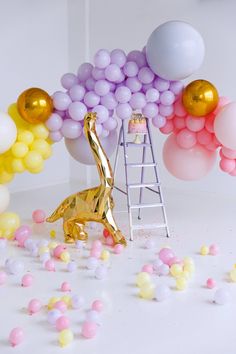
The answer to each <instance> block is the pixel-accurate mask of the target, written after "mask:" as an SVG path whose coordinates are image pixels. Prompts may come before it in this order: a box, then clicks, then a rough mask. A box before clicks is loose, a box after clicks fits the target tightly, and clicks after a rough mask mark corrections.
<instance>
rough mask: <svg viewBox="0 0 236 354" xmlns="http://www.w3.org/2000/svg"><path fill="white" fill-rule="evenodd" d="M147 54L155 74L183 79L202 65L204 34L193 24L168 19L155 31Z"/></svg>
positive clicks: (167, 78) (149, 40) (150, 38)
mask: <svg viewBox="0 0 236 354" xmlns="http://www.w3.org/2000/svg"><path fill="white" fill-rule="evenodd" d="M146 54H147V61H148V64H149V66H150V67H151V69H152V70H153V71H154V73H155V74H157V75H158V76H160V77H162V78H163V79H166V80H182V79H185V78H186V77H188V76H190V75H191V74H193V73H194V72H195V71H196V70H197V69H198V68H199V67H200V66H201V64H202V62H203V59H204V54H205V46H204V42H203V39H202V37H201V35H200V34H199V33H198V32H197V31H196V30H195V28H193V27H192V26H191V25H189V24H188V23H186V22H181V21H169V22H165V23H163V24H162V25H160V26H159V27H157V28H156V29H155V30H154V31H153V32H152V34H151V36H150V37H149V39H148V42H147V46H146Z"/></svg>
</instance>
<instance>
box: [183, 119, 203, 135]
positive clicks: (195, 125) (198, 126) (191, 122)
mask: <svg viewBox="0 0 236 354" xmlns="http://www.w3.org/2000/svg"><path fill="white" fill-rule="evenodd" d="M204 125H205V118H204V117H198V118H196V117H193V116H190V115H189V116H187V118H186V126H187V128H188V129H189V130H191V131H192V132H200V130H202V129H203V128H204Z"/></svg>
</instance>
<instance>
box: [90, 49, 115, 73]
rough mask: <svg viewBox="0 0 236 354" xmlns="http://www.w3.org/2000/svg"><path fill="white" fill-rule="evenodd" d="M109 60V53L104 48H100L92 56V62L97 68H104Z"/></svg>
mask: <svg viewBox="0 0 236 354" xmlns="http://www.w3.org/2000/svg"><path fill="white" fill-rule="evenodd" d="M110 62H111V57H110V53H109V52H108V50H106V49H100V50H98V51H97V53H96V54H95V56H94V64H95V66H96V67H97V68H99V69H104V68H106V67H107V66H108V65H109V64H110Z"/></svg>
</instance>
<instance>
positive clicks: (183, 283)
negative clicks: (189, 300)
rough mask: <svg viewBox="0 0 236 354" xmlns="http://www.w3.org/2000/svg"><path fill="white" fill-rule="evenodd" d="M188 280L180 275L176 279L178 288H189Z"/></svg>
mask: <svg viewBox="0 0 236 354" xmlns="http://www.w3.org/2000/svg"><path fill="white" fill-rule="evenodd" d="M187 284H188V283H187V280H186V278H185V277H179V278H177V279H176V289H177V290H185V289H186V288H187Z"/></svg>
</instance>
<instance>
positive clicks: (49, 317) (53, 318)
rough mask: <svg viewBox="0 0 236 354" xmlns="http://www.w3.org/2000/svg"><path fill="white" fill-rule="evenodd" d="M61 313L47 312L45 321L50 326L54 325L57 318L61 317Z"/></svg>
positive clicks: (57, 311)
mask: <svg viewBox="0 0 236 354" xmlns="http://www.w3.org/2000/svg"><path fill="white" fill-rule="evenodd" d="M61 315H62V314H61V311H59V310H57V309H54V310H50V311H48V314H47V320H48V322H49V323H50V324H51V325H55V324H56V321H57V319H58V318H59V317H61Z"/></svg>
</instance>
